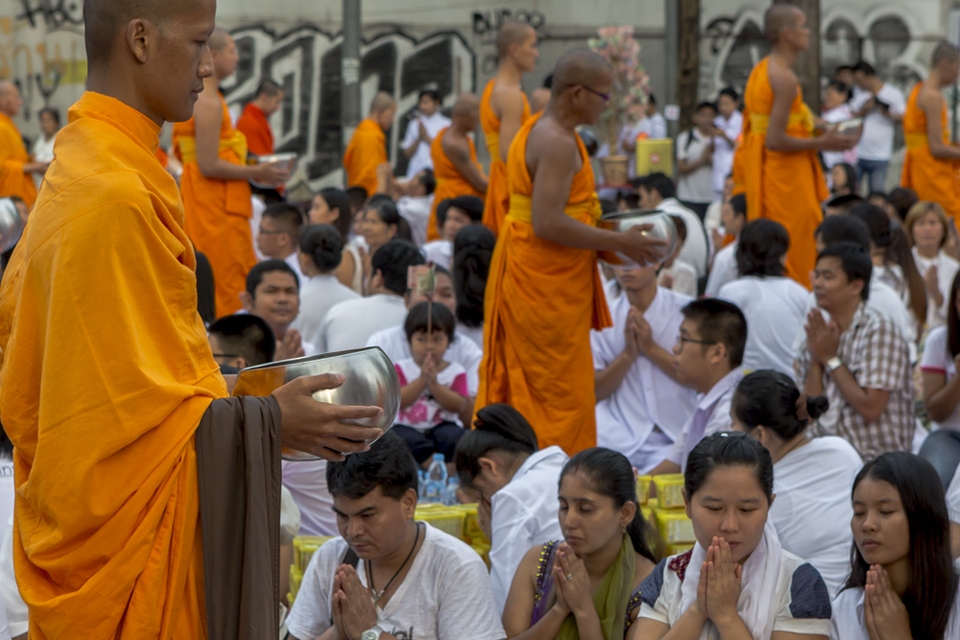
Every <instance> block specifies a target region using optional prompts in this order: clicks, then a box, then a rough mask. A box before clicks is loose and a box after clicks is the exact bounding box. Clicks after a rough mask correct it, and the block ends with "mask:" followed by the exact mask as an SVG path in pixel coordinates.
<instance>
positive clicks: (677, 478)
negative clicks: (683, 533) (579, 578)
mask: <svg viewBox="0 0 960 640" xmlns="http://www.w3.org/2000/svg"><path fill="white" fill-rule="evenodd" d="M653 484H654V486H655V487H656V488H657V500H659V502H660V506H661V508H663V509H682V508H683V507H684V504H683V474H682V473H670V474H665V475H662V476H654V477H653Z"/></svg>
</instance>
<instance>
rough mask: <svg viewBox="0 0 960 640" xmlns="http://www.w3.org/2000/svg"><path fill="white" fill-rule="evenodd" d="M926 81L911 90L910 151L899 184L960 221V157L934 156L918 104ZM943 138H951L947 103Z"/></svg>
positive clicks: (906, 121)
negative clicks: (958, 158)
mask: <svg viewBox="0 0 960 640" xmlns="http://www.w3.org/2000/svg"><path fill="white" fill-rule="evenodd" d="M922 86H923V83H922V82H921V83H917V86H915V87H914V88H913V91H911V92H910V98H909V99H908V100H907V108H906V110H905V111H904V113H903V138H904V142H905V143H906V147H907V151H906V154H905V155H904V157H903V172H902V173H901V174H900V185H901V186H903V187H906V188H907V189H913V190H914V191H915V192H916V194H917V196H918V197H919V198H920V199H921V200H927V201H930V202H936V203H937V204H939V205H940V206H941V207H943V210H944V211H945V212H946V213H947V215H948V216H952V217H953V219H954V221H956V223H957V224H960V160H949V159H946V158H934V157H933V155H932V154H931V153H930V143H929V140H928V139H927V114H926V113H924V111H923V109H921V108H920V107H919V106H917V98H918V97H919V96H920V89H921V87H922ZM940 122H941V124H942V131H943V141H944V142H948V143H949V141H950V131H949V128H948V125H947V103H946V101H944V102H943V110H942V111H941V112H940Z"/></svg>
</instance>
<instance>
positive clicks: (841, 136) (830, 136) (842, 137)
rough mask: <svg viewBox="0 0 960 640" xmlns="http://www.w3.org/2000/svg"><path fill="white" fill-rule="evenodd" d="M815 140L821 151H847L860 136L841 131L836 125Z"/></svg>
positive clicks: (855, 143)
mask: <svg viewBox="0 0 960 640" xmlns="http://www.w3.org/2000/svg"><path fill="white" fill-rule="evenodd" d="M817 141H818V142H819V145H818V146H819V147H820V150H821V151H849V150H850V149H853V148H854V147H855V146H856V145H857V142H859V141H860V136H859V135H848V134H846V133H841V132H840V130H839V129H837V128H836V127H831V128H830V129H827V131H826V133H824V134H823V135H822V136H820V137H819V138H817Z"/></svg>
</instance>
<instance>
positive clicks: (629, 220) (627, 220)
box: [599, 209, 679, 269]
mask: <svg viewBox="0 0 960 640" xmlns="http://www.w3.org/2000/svg"><path fill="white" fill-rule="evenodd" d="M637 225H651V228H650V229H649V230H647V231H644V233H643V235H645V236H650V237H652V238H657V239H660V240H666V241H667V244H666V247H665V248H664V250H663V251H662V252H661V253H660V254H659V257H658V259H657V260H656V261H654V262H650V263H646V264H637V263H636V262H635V261H634V260H633V259H631V258H630V257H629V256H627V255H625V254H623V253H620V252H615V251H601V252H599V257H600V259H601V260H602V261H604V262H605V263H607V264H608V265H610V266H611V267H619V268H621V269H637V268H639V267H650V266H654V265H659V264H663V262H664V261H666V260H667V258H669V257H670V255H671V254H672V253H673V252H674V251H675V250H676V248H677V243H678V242H679V234H678V233H677V225H676V223H675V222H674V220H673V216H671V215H669V214H667V213H665V212H663V211H659V210H646V209H631V210H629V211H617V212H614V213H607V214H604V215H603V216H601V217H600V224H599V226H600V227H601V228H603V229H608V230H610V231H620V232H623V231H626V230H627V229H630V228H632V227H635V226H637Z"/></svg>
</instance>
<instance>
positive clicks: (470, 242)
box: [453, 224, 497, 328]
mask: <svg viewBox="0 0 960 640" xmlns="http://www.w3.org/2000/svg"><path fill="white" fill-rule="evenodd" d="M496 243H497V237H496V236H495V235H493V232H492V231H490V230H489V229H487V228H486V227H485V226H483V225H481V224H468V225H467V226H465V227H464V228H462V229H460V231H459V232H458V233H457V237H456V239H454V241H453V288H454V290H455V291H456V292H457V320H458V321H459V322H461V323H462V324H463V325H464V326H467V327H474V328H476V327H479V326H480V325H482V324H483V301H484V295H485V293H486V290H487V277H488V276H489V275H490V263H491V262H492V261H493V247H494V245H495V244H496Z"/></svg>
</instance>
